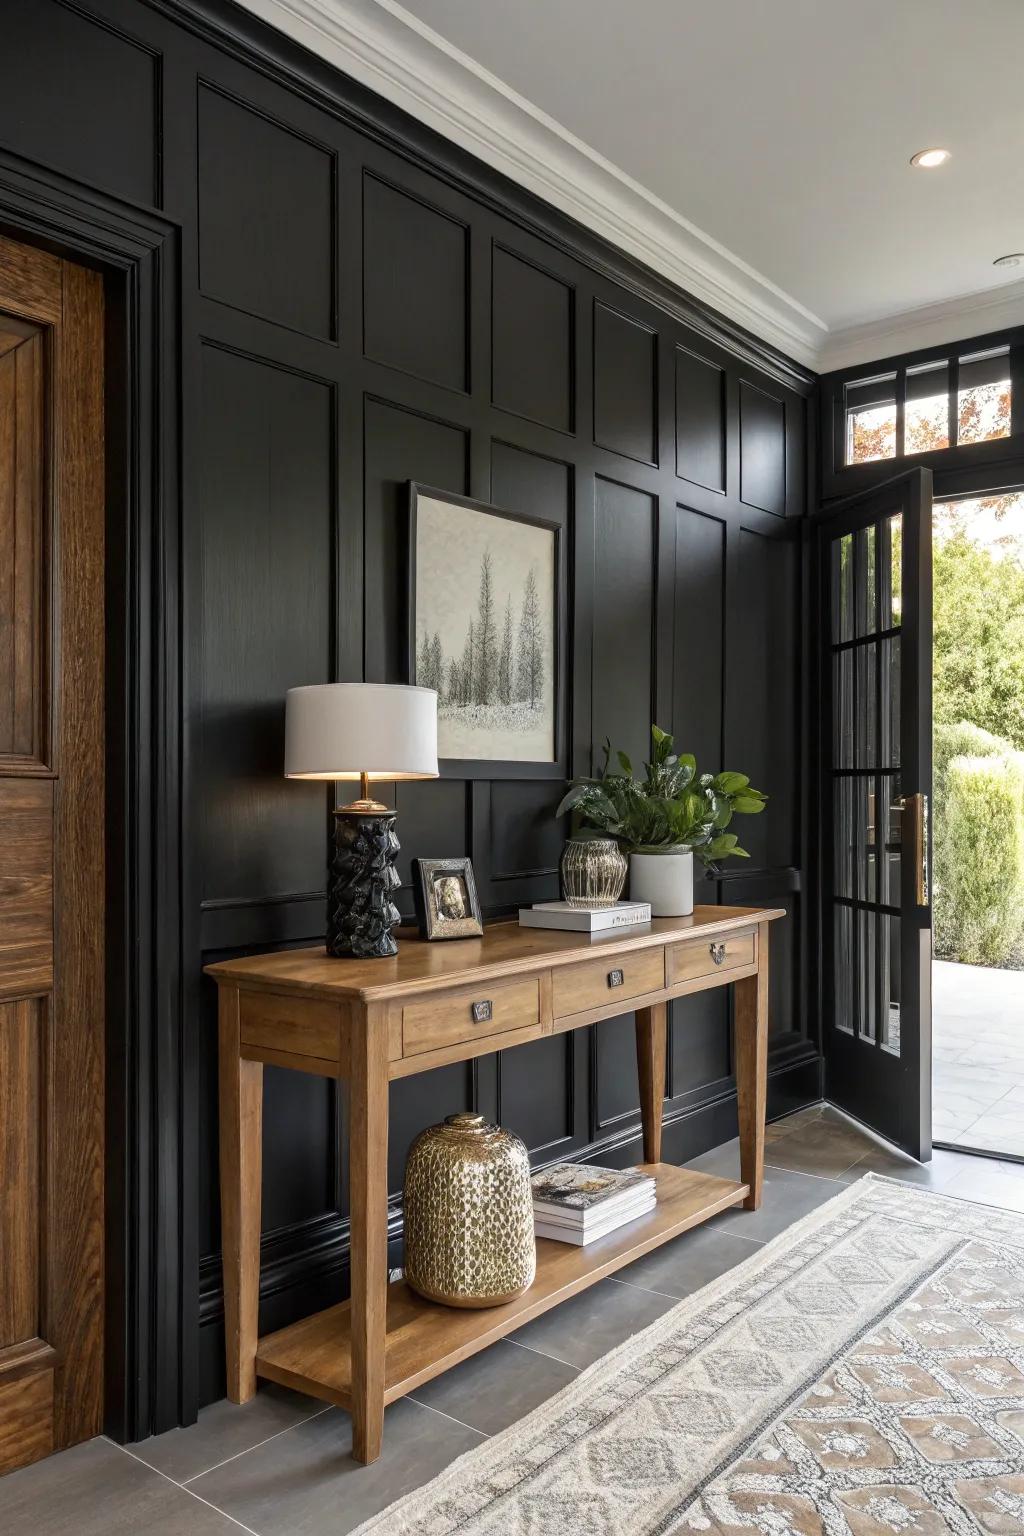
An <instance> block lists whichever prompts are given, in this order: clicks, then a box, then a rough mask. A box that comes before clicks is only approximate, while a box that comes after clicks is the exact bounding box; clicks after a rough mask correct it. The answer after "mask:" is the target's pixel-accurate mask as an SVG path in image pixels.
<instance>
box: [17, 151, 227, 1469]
mask: <svg viewBox="0 0 1024 1536" xmlns="http://www.w3.org/2000/svg"><path fill="white" fill-rule="evenodd" d="M0 231H2V232H3V233H4V234H5V235H7V236H9V237H10V238H11V239H13V240H19V241H21V242H22V243H24V244H28V245H34V246H37V247H41V248H42V249H45V250H49V251H52V252H53V253H54V254H55V255H58V256H61V257H64V258H66V259H67V260H70V261H75V262H78V263H79V264H81V265H85V266H89V267H93V268H98V269H100V270H101V271H102V272H103V274H104V279H105V298H106V336H105V346H106V369H105V394H106V400H105V409H106V423H105V432H106V472H107V531H108V540H107V547H108V559H107V605H106V641H107V645H106V649H107V660H106V667H107V678H106V750H107V806H106V812H107V975H106V987H107V1036H106V1277H105V1312H106V1318H105V1369H104V1376H105V1424H106V1428H107V1430H108V1431H109V1432H110V1433H111V1434H112V1435H113V1436H115V1437H116V1438H117V1439H120V1440H136V1439H140V1438H142V1437H144V1436H145V1435H147V1434H150V1433H151V1432H153V1431H154V1430H156V1429H160V1428H166V1427H169V1426H170V1425H172V1424H177V1423H178V1422H179V1421H180V1411H179V1410H180V1406H181V1404H182V1402H183V1400H184V1395H183V1382H182V1375H183V1360H184V1359H185V1358H187V1351H184V1350H183V1349H182V1342H183V1340H182V1333H183V1324H184V1323H185V1322H186V1321H187V1314H188V1311H189V1309H190V1308H193V1307H195V1306H196V1303H197V1298H196V1296H195V1292H196V1285H195V1282H194V1279H192V1280H191V1281H190V1282H189V1283H186V1284H184V1285H183V1284H182V1281H183V1278H184V1277H189V1276H192V1277H194V1276H195V1274H196V1272H197V1268H198V1264H197V1258H196V1255H194V1254H193V1253H191V1252H190V1250H191V1249H193V1248H194V1246H195V1238H194V1235H193V1229H194V1223H188V1222H185V1221H183V1220H182V1217H183V1214H184V1212H183V1191H184V1190H185V1189H187V1188H188V1187H190V1185H189V1178H190V1176H191V1175H190V1171H189V1169H188V1168H187V1166H186V1164H187V1162H188V1160H189V1159H190V1158H192V1156H193V1154H192V1153H191V1152H190V1151H189V1148H188V1143H187V1138H186V1137H185V1136H184V1135H183V1130H184V1122H183V1114H182V1106H183V1105H184V1104H187V1103H188V1102H189V1101H190V1099H189V1095H188V1094H187V1093H186V1092H184V1091H183V1090H184V1088H185V1083H184V1082H183V1076H184V1073H185V1071H186V1061H185V1053H184V1052H183V1050H182V1040H183V1035H182V1018H181V969H182V956H181V952H180V937H181V932H182V923H181V897H180V862H181V861H180V853H181V740H180V738H181V718H182V716H181V708H180V694H181V632H180V620H179V566H180V544H181V507H180V496H179V480H180V470H179V451H180V433H179V422H178V399H179V378H180V360H179V356H178V348H179V340H178V332H179V327H178V307H179V282H178V268H179V244H180V241H179V231H178V229H177V226H175V225H174V224H172V223H170V222H169V221H167V220H165V219H163V218H160V217H159V216H157V215H154V214H151V213H147V212H143V211H140V210H139V209H137V208H135V207H132V206H130V205H128V204H125V203H121V202H120V201H118V200H117V199H114V198H111V197H107V196H105V195H103V194H99V193H96V192H94V191H92V190H91V189H88V190H87V189H84V188H82V187H80V186H78V185H77V184H76V183H74V182H72V181H70V180H68V179H67V178H65V177H61V176H58V175H56V174H54V173H52V172H50V171H48V170H46V169H43V168H41V167H38V166H34V165H29V164H28V163H27V162H25V161H23V160H21V159H18V158H16V157H15V156H13V155H9V154H6V153H3V152H0ZM194 1101H195V1099H194V1093H193V1094H192V1096H191V1102H192V1103H193V1104H194ZM193 1182H194V1180H193ZM158 1213H159V1217H160V1219H159V1220H158V1219H157V1214H158Z"/></svg>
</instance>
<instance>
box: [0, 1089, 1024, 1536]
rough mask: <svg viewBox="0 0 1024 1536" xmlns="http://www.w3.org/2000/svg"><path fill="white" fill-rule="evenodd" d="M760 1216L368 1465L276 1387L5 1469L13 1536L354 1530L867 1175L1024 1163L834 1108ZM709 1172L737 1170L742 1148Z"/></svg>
mask: <svg viewBox="0 0 1024 1536" xmlns="http://www.w3.org/2000/svg"><path fill="white" fill-rule="evenodd" d="M768 1165H769V1166H768V1170H767V1174H766V1184H767V1188H766V1190H765V1200H764V1204H763V1206H762V1208H761V1210H760V1211H758V1212H756V1213H749V1212H743V1211H729V1212H724V1213H723V1214H722V1215H720V1216H717V1217H715V1218H714V1220H713V1221H711V1222H709V1223H708V1224H707V1225H706V1226H704V1227H702V1228H701V1229H700V1230H699V1231H697V1232H692V1233H688V1234H686V1235H685V1236H683V1237H681V1238H678V1239H677V1240H676V1241H675V1242H674V1243H670V1244H666V1245H665V1247H663V1248H660V1249H658V1250H657V1251H656V1252H654V1253H651V1254H648V1255H647V1256H646V1257H645V1258H642V1259H640V1260H638V1261H637V1262H636V1263H635V1264H632V1265H631V1266H630V1267H629V1268H628V1269H624V1270H622V1271H620V1273H619V1274H618V1276H617V1277H616V1278H615V1279H611V1280H604V1281H602V1282H601V1283H600V1284H599V1285H597V1286H595V1287H593V1288H592V1289H591V1290H590V1291H587V1292H586V1293H584V1294H583V1295H581V1296H578V1297H576V1298H574V1299H573V1300H572V1301H569V1302H566V1303H565V1304H564V1305H563V1306H561V1307H559V1308H557V1309H556V1310H554V1311H552V1312H550V1313H548V1314H546V1315H545V1316H544V1317H541V1318H538V1319H537V1320H536V1321H535V1322H533V1323H530V1324H528V1325H527V1326H526V1327H524V1328H521V1329H520V1330H519V1331H518V1332H517V1333H516V1334H514V1335H513V1336H512V1337H511V1338H509V1339H507V1340H503V1341H502V1342H501V1343H499V1344H495V1345H494V1346H493V1347H492V1348H491V1349H488V1350H486V1351H485V1352H484V1353H482V1354H480V1355H477V1356H475V1357H474V1358H473V1359H472V1360H468V1361H467V1362H466V1363H465V1364H464V1365H461V1366H458V1367H457V1368H456V1369H455V1370H453V1371H449V1372H448V1374H447V1375H446V1376H443V1377H441V1378H440V1379H439V1380H437V1381H434V1382H431V1383H430V1384H429V1385H427V1386H425V1387H422V1388H420V1390H419V1391H418V1392H416V1393H415V1394H414V1395H413V1396H412V1397H410V1398H406V1399H404V1400H403V1401H402V1402H399V1403H396V1404H395V1405H394V1406H393V1407H391V1408H389V1409H388V1411H387V1416H386V1420H385V1431H384V1454H383V1455H382V1457H381V1459H380V1460H379V1461H378V1462H376V1463H375V1464H374V1465H373V1466H372V1467H360V1466H358V1465H357V1463H356V1462H354V1461H353V1460H352V1457H351V1455H350V1454H349V1451H350V1434H349V1420H348V1417H347V1415H345V1414H344V1413H341V1412H339V1411H338V1410H337V1409H333V1408H325V1407H324V1406H323V1404H321V1403H317V1402H313V1401H312V1400H311V1399H309V1398H303V1397H300V1396H298V1395H297V1394H295V1393H290V1392H285V1391H283V1390H281V1389H278V1388H272V1387H268V1386H263V1387H261V1389H260V1391H259V1393H258V1394H257V1396H256V1398H255V1400H254V1401H253V1402H252V1403H249V1404H248V1405H247V1406H246V1407H244V1408H236V1407H233V1406H232V1405H231V1404H229V1403H216V1404H214V1405H213V1406H212V1407H210V1408H205V1409H204V1410H203V1412H202V1413H201V1414H200V1416H199V1422H198V1423H197V1424H194V1425H192V1426H191V1427H190V1428H188V1429H175V1430H171V1431H170V1432H169V1433H168V1434H165V1435H160V1436H157V1437H156V1438H154V1439H152V1440H146V1441H143V1442H142V1443H141V1444H139V1445H134V1446H130V1447H120V1446H116V1445H114V1444H113V1443H112V1442H111V1441H109V1440H105V1439H98V1440H93V1441H90V1442H89V1443H88V1444H87V1445H80V1446H76V1447H75V1449H73V1450H70V1451H65V1452H63V1453H62V1454H60V1455H59V1456H53V1457H51V1458H50V1459H49V1460H48V1461H44V1462H39V1463H37V1465H35V1466H34V1467H26V1468H24V1469H23V1470H22V1471H20V1472H13V1473H11V1474H9V1475H8V1476H7V1477H6V1478H3V1479H0V1531H2V1532H3V1533H4V1536H122V1533H123V1536H138V1533H143V1536H231V1532H237V1531H238V1530H244V1531H249V1532H252V1533H255V1536H343V1533H344V1532H346V1531H351V1530H353V1529H354V1527H356V1526H357V1525H359V1524H360V1522H361V1521H363V1520H365V1519H366V1518H367V1517H368V1516H369V1515H371V1514H373V1513H375V1512H376V1511H377V1510H380V1509H383V1508H384V1507H386V1506H387V1505H388V1504H390V1503H391V1502H392V1501H393V1500H394V1499H397V1498H399V1497H401V1495H403V1494H404V1493H407V1492H409V1491H411V1490H412V1489H413V1488H416V1487H418V1486H419V1485H420V1484H422V1483H424V1482H426V1481H428V1480H429V1479H430V1478H431V1477H433V1476H434V1475H435V1474H436V1473H437V1472H439V1471H440V1470H441V1469H442V1468H443V1467H445V1466H447V1465H448V1463H449V1462H451V1461H452V1460H454V1458H455V1457H457V1456H460V1455H461V1454H462V1452H463V1451H466V1450H469V1449H470V1448H471V1447H472V1446H474V1445H477V1444H479V1443H480V1442H481V1441H482V1440H484V1439H485V1438H486V1436H488V1435H493V1434H497V1433H498V1432H499V1431H500V1430H502V1429H504V1428H506V1427H507V1426H508V1425H509V1424H511V1423H514V1422H515V1421H516V1420H517V1419H519V1418H521V1417H522V1416H523V1415H524V1414H526V1413H529V1412H530V1410H531V1409H533V1408H535V1407H537V1405H538V1404H540V1403H542V1402H543V1401H544V1400H545V1399H546V1398H548V1397H550V1396H551V1395H552V1394H553V1393H555V1392H557V1391H558V1390H559V1389H560V1388H561V1387H563V1386H564V1385H565V1384H566V1382H568V1381H571V1380H572V1378H573V1377H574V1376H575V1375H576V1374H577V1372H578V1371H580V1370H581V1369H583V1368H584V1367H586V1366H588V1365H590V1364H591V1363H592V1361H594V1360H596V1359H598V1358H599V1357H600V1356H601V1355H602V1354H604V1353H605V1352H606V1351H607V1350H609V1349H612V1348H613V1347H614V1346H615V1345H616V1344H619V1343H621V1342H622V1340H624V1339H626V1338H628V1337H629V1336H630V1335H631V1334H633V1333H635V1332H637V1330H638V1329H640V1328H644V1327H646V1326H647V1324H648V1323H651V1322H653V1321H654V1320H655V1318H657V1317H660V1316H661V1314H662V1313H663V1312H665V1311H667V1310H668V1309H669V1308H670V1307H672V1306H673V1305H674V1304H675V1302H676V1301H677V1300H678V1299H679V1298H681V1297H683V1296H688V1295H689V1294H690V1293H691V1292H693V1291H696V1290H699V1289H700V1287H701V1286H702V1285H706V1284H707V1283H708V1282H709V1281H711V1280H714V1279H716V1278H717V1277H718V1276H719V1275H721V1274H724V1273H725V1271H726V1270H728V1269H730V1268H731V1267H732V1266H733V1265H734V1264H738V1263H740V1261H741V1260H743V1259H745V1258H747V1257H748V1256H749V1255H750V1254H752V1253H755V1252H756V1251H757V1249H758V1247H759V1246H760V1245H761V1244H763V1243H765V1242H767V1241H769V1239H771V1238H773V1237H775V1236H776V1235H777V1234H778V1233H780V1232H784V1231H785V1229H786V1227H787V1226H789V1225H790V1223H791V1222H794V1221H796V1220H798V1219H799V1218H800V1217H801V1216H804V1215H806V1214H807V1212H809V1211H812V1210H814V1208H815V1207H816V1206H818V1205H821V1204H822V1203H823V1202H824V1201H825V1200H828V1199H830V1198H831V1197H832V1196H833V1195H835V1194H837V1193H838V1192H839V1190H840V1189H842V1187H843V1186H844V1185H845V1184H846V1183H848V1182H850V1181H851V1180H853V1179H856V1178H859V1177H860V1175H861V1174H862V1173H864V1172H867V1171H868V1170H872V1171H874V1172H880V1173H887V1174H889V1175H891V1176H893V1177H895V1178H904V1179H908V1180H911V1181H912V1182H914V1183H918V1184H925V1185H928V1186H930V1187H932V1188H935V1189H945V1190H947V1191H949V1192H950V1193H952V1194H958V1195H963V1196H965V1197H967V1198H973V1199H978V1200H983V1201H987V1202H989V1203H992V1204H997V1205H1003V1206H1008V1207H1011V1208H1012V1209H1015V1210H1020V1211H1024V1166H1021V1165H1020V1164H1015V1163H1001V1162H997V1161H994V1160H989V1159H983V1158H975V1157H970V1156H967V1155H965V1154H963V1153H960V1152H938V1153H936V1155H935V1159H934V1161H933V1162H931V1163H929V1164H927V1165H925V1166H921V1165H919V1164H916V1163H912V1162H909V1161H908V1160H906V1159H904V1158H902V1157H900V1156H898V1155H897V1154H895V1153H893V1152H891V1151H889V1150H888V1149H887V1148H885V1147H883V1146H882V1145H881V1144H879V1143H878V1142H876V1141H874V1140H873V1139H872V1138H871V1137H869V1136H868V1135H867V1134H866V1133H865V1132H863V1131H861V1130H860V1129H859V1128H858V1127H856V1126H854V1125H853V1124H852V1123H851V1122H850V1121H848V1120H846V1119H844V1118H843V1117H842V1116H841V1115H839V1114H837V1113H836V1112H835V1111H834V1110H831V1109H827V1108H822V1107H821V1106H818V1107H815V1108H812V1109H807V1110H801V1111H800V1113H799V1114H796V1115H792V1116H790V1117H789V1118H788V1119H787V1120H784V1121H780V1122H778V1123H777V1124H775V1125H773V1126H770V1127H769V1131H768ZM693 1166H694V1167H698V1168H702V1169H705V1170H706V1171H708V1172H713V1173H722V1174H727V1175H733V1176H735V1175H736V1173H737V1166H738V1153H737V1147H736V1143H735V1142H730V1143H728V1144H727V1145H725V1146H723V1147H718V1148H716V1149H715V1150H714V1151H713V1152H708V1153H705V1154H704V1156H702V1157H699V1158H697V1159H695V1162H694V1164H693Z"/></svg>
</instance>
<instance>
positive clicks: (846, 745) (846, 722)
mask: <svg viewBox="0 0 1024 1536" xmlns="http://www.w3.org/2000/svg"><path fill="white" fill-rule="evenodd" d="M853 657H854V653H853V651H852V650H847V651H839V652H838V653H837V655H835V656H834V657H833V658H832V700H833V704H832V711H833V721H832V724H833V741H832V751H833V763H834V765H835V767H837V768H852V767H853V673H854V663H853Z"/></svg>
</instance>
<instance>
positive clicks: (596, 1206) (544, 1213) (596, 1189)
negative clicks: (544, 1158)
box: [531, 1163, 655, 1247]
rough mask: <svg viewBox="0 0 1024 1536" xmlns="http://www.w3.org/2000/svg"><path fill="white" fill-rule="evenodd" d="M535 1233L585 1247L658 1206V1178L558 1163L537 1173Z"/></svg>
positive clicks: (632, 1171)
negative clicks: (655, 1185) (656, 1191)
mask: <svg viewBox="0 0 1024 1536" xmlns="http://www.w3.org/2000/svg"><path fill="white" fill-rule="evenodd" d="M531 1182H532V1185H533V1229H534V1231H535V1232H536V1234H537V1236H538V1237H549V1238H552V1239H554V1241H555V1242H557V1243H575V1244H576V1245H577V1247H583V1245H584V1244H585V1243H592V1242H593V1241H594V1239H595V1238H598V1237H605V1236H606V1235H607V1234H608V1233H609V1232H614V1231H615V1229H616V1228H617V1227H623V1226H625V1225H626V1223H627V1222H628V1221H635V1220H636V1219H637V1217H638V1216H645V1215H646V1214H647V1212H648V1211H653V1209H654V1206H655V1187H654V1179H653V1178H652V1177H651V1176H650V1174H647V1173H641V1172H640V1171H639V1170H638V1169H636V1168H625V1169H621V1170H620V1169H617V1168H598V1167H595V1166H594V1165H593V1164H591V1163H555V1164H553V1166H552V1167H550V1168H545V1169H544V1170H543V1172H541V1173H535V1174H534V1175H533V1179H532V1180H531Z"/></svg>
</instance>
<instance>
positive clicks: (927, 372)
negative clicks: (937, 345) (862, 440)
mask: <svg viewBox="0 0 1024 1536" xmlns="http://www.w3.org/2000/svg"><path fill="white" fill-rule="evenodd" d="M903 443H904V451H905V452H906V453H930V452H932V451H933V450H934V449H936V448H948V447H949V364H948V363H946V362H945V361H943V362H941V363H926V364H924V365H923V366H922V367H920V368H908V369H907V404H906V410H905V412H904V416H903Z"/></svg>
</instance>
